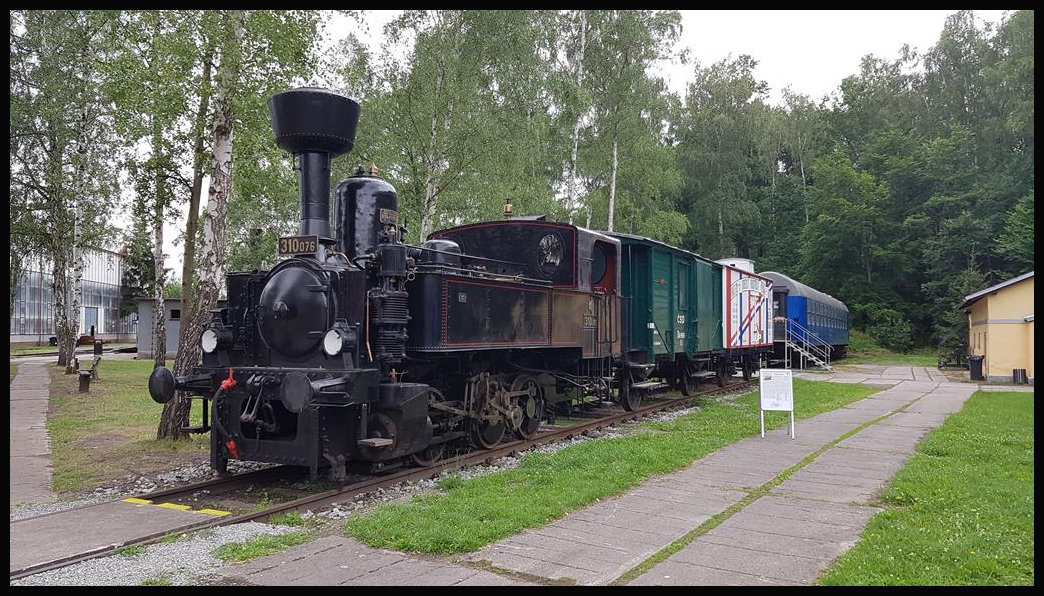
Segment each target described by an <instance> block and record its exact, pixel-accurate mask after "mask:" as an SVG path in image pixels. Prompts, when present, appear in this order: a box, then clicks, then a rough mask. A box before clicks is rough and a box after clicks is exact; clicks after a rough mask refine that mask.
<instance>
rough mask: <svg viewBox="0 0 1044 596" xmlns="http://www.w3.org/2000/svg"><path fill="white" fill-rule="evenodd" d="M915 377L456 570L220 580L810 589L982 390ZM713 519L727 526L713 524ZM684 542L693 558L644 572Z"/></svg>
mask: <svg viewBox="0 0 1044 596" xmlns="http://www.w3.org/2000/svg"><path fill="white" fill-rule="evenodd" d="M906 368H907V369H908V372H907V374H906V375H902V374H901V373H899V372H896V371H893V372H892V374H891V375H890V376H894V377H899V376H904V378H902V379H898V378H896V379H892V378H887V379H882V378H881V377H876V378H877V379H878V380H879V382H883V383H885V384H890V385H893V386H892V387H891V388H889V389H886V390H883V391H881V392H879V393H876V394H874V395H872V396H870V397H868V398H866V399H863V400H860V401H858V402H855V403H852V404H850V405H848V406H846V407H843V408H839V409H837V410H833V411H831V412H826V413H824V414H820V415H818V416H815V417H813V418H809V419H805V420H798V421H797V425H796V436H795V438H794V439H791V438H790V435H789V427H785V428H780V429H777V430H774V431H768V432H766V434H765V438H764V439H762V438H761V437H760V436H758V437H752V438H748V439H743V440H741V441H738V442H736V443H733V444H731V445H728V446H726V447H724V448H722V449H720V450H718V451H716V452H714V453H712V454H709V455H707V456H706V457H704V458H702V459H700V460H699V461H697V462H695V463H694V464H693V465H692V466H690V467H688V468H685V469H683V470H681V471H678V472H675V473H672V474H667V475H663V476H658V477H655V478H652V479H650V480H648V481H647V482H645V483H644V484H642V485H641V486H640V487H638V488H637V489H635V490H633V491H630V492H629V493H627V494H625V495H622V496H619V497H615V498H611V499H607V500H604V501H602V502H600V503H596V504H594V505H591V506H589V507H586V508H584V509H582V510H579V511H576V512H573V513H571V514H569V515H566V516H565V517H564V518H562V519H560V520H558V521H555V522H553V523H551V524H548V525H546V526H543V527H541V528H536V529H532V530H528V531H526V532H522V533H520V534H517V535H514V536H511V537H508V538H505V539H503V540H501V541H499V542H496V543H494V544H491V545H489V546H487V547H485V548H483V549H481V550H479V551H477V552H474V553H470V554H467V555H464V556H461V557H458V558H456V559H454V560H446V559H439V558H435V557H419V556H414V555H408V554H403V553H396V552H392V551H387V550H380V549H372V548H369V547H366V546H364V545H362V544H360V543H358V542H357V541H355V540H353V539H351V538H345V537H328V538H324V539H321V540H320V541H316V542H313V543H312V544H310V545H305V546H302V547H298V548H295V549H291V550H290V551H288V552H286V553H280V554H276V555H270V556H268V557H262V558H260V559H257V560H255V561H251V562H247V563H244V564H240V565H234V566H230V567H228V568H225V569H223V570H222V571H221V574H222V576H223V577H224V580H225V581H229V582H232V583H247V584H257V585H287V584H295V585H296V584H300V583H302V582H304V583H308V584H314V585H332V584H337V585H393V584H401V585H429V586H437V585H463V584H472V585H474V584H480V585H507V584H515V583H551V582H556V583H573V584H581V585H606V584H614V583H625V584H629V585H811V584H814V583H815V581H816V579H817V578H818V576H819V575H820V574H821V573H822V572H823V571H824V570H825V569H826V568H827V567H829V566H830V564H831V563H832V562H833V560H834V559H835V558H836V557H837V556H838V555H840V554H842V553H843V552H845V551H846V550H848V549H849V548H850V547H851V546H852V545H853V544H854V543H855V542H856V541H857V540H858V538H859V535H860V532H861V531H862V528H863V526H864V525H865V524H866V522H867V520H868V519H869V518H870V517H871V516H872V515H873V514H874V513H876V512H877V511H879V509H878V508H877V507H875V506H874V504H873V503H874V501H875V499H876V496H877V495H878V494H879V492H880V491H881V490H882V489H883V488H884V487H885V485H886V484H887V482H888V480H889V479H890V478H891V477H892V475H893V474H894V473H895V471H896V470H898V469H899V468H900V467H902V465H903V464H904V463H905V461H906V460H907V459H908V458H909V457H910V456H911V455H912V454H913V451H914V447H915V446H916V445H917V443H918V442H919V441H920V440H921V439H922V438H923V437H924V436H925V435H926V434H927V433H928V432H929V431H930V430H931V429H932V428H934V427H936V426H938V425H940V424H941V423H942V422H943V420H944V419H945V417H946V416H947V415H948V414H950V413H952V412H956V411H958V410H960V408H961V407H962V406H963V404H964V402H965V400H967V399H968V397H970V396H971V394H972V393H973V392H974V391H975V390H977V389H978V386H976V385H974V384H962V383H949V382H938V381H926V380H917V379H918V378H923V377H922V376H921V375H915V374H914V373H912V372H910V371H909V367H906ZM865 376H867V377H869V376H868V375H865ZM924 376H929V375H927V374H925V375H924ZM834 380H836V381H838V382H867V381H868V378H861V377H860V376H858V375H856V376H855V377H851V376H849V377H845V376H841V377H840V378H837V377H835V378H834ZM799 407H800V405H799ZM715 516H718V518H716V520H715V521H716V522H717V525H715V526H714V527H713V528H712V529H708V528H709V525H708V526H704V524H705V523H707V522H708V520H710V519H711V518H712V517H715ZM672 544H675V545H676V546H679V545H680V546H681V548H675V549H674V550H673V551H672V552H673V554H670V555H669V556H663V555H661V558H660V559H658V560H659V562H658V563H657V564H655V565H653V566H651V567H649V568H647V569H646V570H645V571H644V572H642V573H637V572H635V571H634V570H635V568H636V567H637V566H638V565H640V564H642V563H643V562H645V561H647V560H649V559H650V557H653V556H654V555H656V554H657V553H660V552H661V551H663V550H664V549H665V548H666V547H668V546H670V545H672ZM493 568H495V569H498V570H502V571H501V573H499V574H496V573H491V572H489V571H488V570H489V569H493ZM504 571H506V572H508V573H503V572H504Z"/></svg>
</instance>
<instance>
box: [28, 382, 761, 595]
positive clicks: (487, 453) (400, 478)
mask: <svg viewBox="0 0 1044 596" xmlns="http://www.w3.org/2000/svg"><path fill="white" fill-rule="evenodd" d="M754 383H755V381H737V382H733V383H729V384H727V385H725V386H724V387H714V388H711V389H707V390H705V391H700V392H697V393H695V394H693V395H690V396H685V397H673V398H671V397H667V398H658V399H656V400H655V401H654V402H651V403H647V404H646V405H644V406H641V407H639V408H638V409H636V410H634V411H631V412H626V411H619V410H616V409H610V408H600V409H599V410H608V413H606V414H604V415H603V414H602V413H601V412H598V413H596V414H595V415H593V416H591V415H590V414H592V413H588V414H582V415H580V416H571V417H570V420H575V421H576V423H575V424H571V425H569V426H563V427H556V426H545V427H543V428H541V429H540V430H539V431H537V433H536V435H534V436H533V437H531V438H529V439H528V440H513V441H506V442H502V443H500V444H499V445H497V446H496V447H493V448H491V449H484V450H481V451H472V452H469V453H466V454H461V455H457V456H454V457H450V458H448V459H444V460H440V461H438V462H437V463H435V464H434V465H431V466H426V467H414V468H402V469H399V470H397V471H392V472H390V473H388V474H386V475H380V476H368V477H364V478H362V479H361V480H358V481H353V482H346V483H344V484H342V485H341V486H338V487H337V488H333V489H330V490H325V491H320V492H317V493H314V494H309V495H306V496H302V497H299V498H296V499H291V500H288V501H284V502H281V503H277V504H274V505H272V506H270V507H266V508H263V509H260V510H258V511H250V512H246V513H240V514H229V515H225V516H220V517H212V518H208V519H203V520H200V521H199V522H196V523H191V524H187V525H185V526H182V527H179V528H177V530H176V532H178V533H184V532H190V531H192V532H195V531H199V530H205V529H208V528H215V527H219V526H226V525H231V524H237V523H243V522H249V521H265V520H268V519H269V518H271V517H273V516H276V515H280V514H285V513H289V512H293V511H305V510H309V509H313V510H314V509H320V508H323V507H325V506H327V505H330V504H333V503H336V502H338V501H343V500H345V499H346V498H348V499H352V498H355V497H356V496H358V495H360V494H364V493H368V492H372V491H375V490H377V489H380V488H386V487H390V486H395V485H397V484H400V483H403V482H409V481H414V480H422V479H427V478H431V477H433V476H436V475H438V474H441V473H444V472H448V471H453V470H457V469H461V468H466V467H468V466H473V465H478V464H481V463H483V462H485V461H489V460H494V459H497V458H499V457H503V456H507V455H510V454H512V453H516V452H519V451H523V450H526V449H529V448H530V447H534V446H536V445H541V444H546V443H552V442H555V441H561V440H569V439H572V438H573V437H576V436H580V435H584V434H586V433H589V432H591V431H594V430H597V429H600V428H604V427H607V426H612V425H614V424H619V423H622V422H626V421H630V420H638V419H640V418H644V417H647V416H650V415H652V414H656V413H658V412H661V411H664V410H669V409H673V408H676V407H680V406H683V405H687V404H690V403H692V402H694V401H696V400H698V399H699V398H700V397H706V396H710V395H714V394H717V393H726V392H732V391H737V390H741V389H747V388H750V387H753V386H754ZM300 474H301V472H300V470H298V469H295V468H292V467H287V466H276V467H271V468H264V469H261V470H256V471H253V472H248V473H244V474H237V475H235V476H223V477H218V478H213V479H210V480H205V481H202V482H195V483H192V484H187V485H183V486H179V487H173V488H166V489H161V490H157V491H153V492H150V493H144V494H140V495H136V496H135V497H134V498H136V499H140V500H142V501H151V502H153V503H156V502H162V503H177V502H179V501H183V500H186V499H189V498H193V497H195V496H197V495H198V494H200V493H203V492H204V491H206V494H207V495H208V496H214V495H220V494H226V493H231V492H234V491H237V490H242V489H244V488H246V487H250V486H257V485H265V484H270V483H273V482H276V481H279V480H283V479H288V478H293V477H294V476H295V475H297V476H299V475H300ZM47 515H58V514H57V513H52V514H47ZM28 519H35V518H28ZM19 521H26V520H19ZM17 523H18V522H12V529H13V527H14V525H15V524H17ZM169 534H170V530H167V531H163V532H156V533H152V534H149V535H145V536H140V537H136V538H133V539H129V540H125V541H123V542H121V543H117V544H110V545H107V546H105V547H102V548H96V549H93V550H91V551H88V552H80V553H74V554H70V555H67V556H63V557H60V558H56V559H53V560H50V561H47V562H46V563H40V564H35V565H29V566H26V567H23V568H20V569H14V570H12V571H11V580H16V579H19V578H22V577H26V576H29V575H33V574H36V573H41V572H43V571H49V570H51V569H57V568H60V567H65V566H67V565H72V564H75V563H79V562H81V561H86V560H89V559H94V558H97V557H102V556H105V555H108V554H111V553H113V552H115V551H116V550H118V549H121V548H125V547H128V546H145V545H149V544H154V543H156V542H159V541H161V540H163V539H164V538H165V537H166V536H168V535H169Z"/></svg>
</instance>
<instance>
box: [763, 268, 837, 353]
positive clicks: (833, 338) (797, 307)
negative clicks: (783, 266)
mask: <svg viewBox="0 0 1044 596" xmlns="http://www.w3.org/2000/svg"><path fill="white" fill-rule="evenodd" d="M759 275H762V276H764V277H767V278H769V279H771V280H772V310H773V313H774V319H773V321H774V324H773V336H774V338H775V342H776V344H777V352H781V351H782V345H783V344H784V343H785V341H786V340H787V338H788V337H790V338H791V340H792V341H794V342H796V343H799V344H823V343H825V344H828V345H830V347H831V358H840V357H842V356H844V353H845V349H846V348H847V347H848V341H849V339H848V307H847V306H845V303H844V302H841V301H840V300H838V299H837V298H834V297H833V296H831V295H829V294H826V293H824V292H820V291H819V290H817V289H815V288H811V287H809V286H807V285H805V284H803V283H801V282H799V281H796V280H794V279H792V278H790V277H787V276H786V275H783V274H782V273H777V272H775V271H765V272H762V273H759Z"/></svg>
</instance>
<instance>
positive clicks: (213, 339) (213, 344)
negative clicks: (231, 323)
mask: <svg viewBox="0 0 1044 596" xmlns="http://www.w3.org/2000/svg"><path fill="white" fill-rule="evenodd" d="M199 343H200V346H201V347H202V348H203V351H204V352H206V353H207V354H209V353H211V352H213V351H214V350H216V349H217V346H218V334H217V331H214V330H213V329H207V330H206V331H204V332H203V336H202V337H200V338H199Z"/></svg>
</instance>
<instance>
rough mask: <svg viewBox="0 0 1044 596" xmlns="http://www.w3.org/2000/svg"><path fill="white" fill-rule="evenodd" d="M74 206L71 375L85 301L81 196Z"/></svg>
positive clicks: (69, 372) (68, 366) (69, 361)
mask: <svg viewBox="0 0 1044 596" xmlns="http://www.w3.org/2000/svg"><path fill="white" fill-rule="evenodd" d="M73 201H74V202H75V206H74V208H73V245H72V249H71V250H72V312H71V313H70V319H71V320H70V321H69V322H68V325H69V341H70V344H69V360H68V361H67V362H66V363H65V374H67V375H71V374H74V373H75V372H76V342H77V340H78V339H79V338H80V304H81V303H82V302H83V249H82V248H81V247H80V243H81V242H82V241H83V240H82V236H83V232H82V231H81V230H80V227H81V222H80V220H81V219H82V217H83V214H82V209H83V206H82V203H81V202H80V199H79V198H74V199H73Z"/></svg>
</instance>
